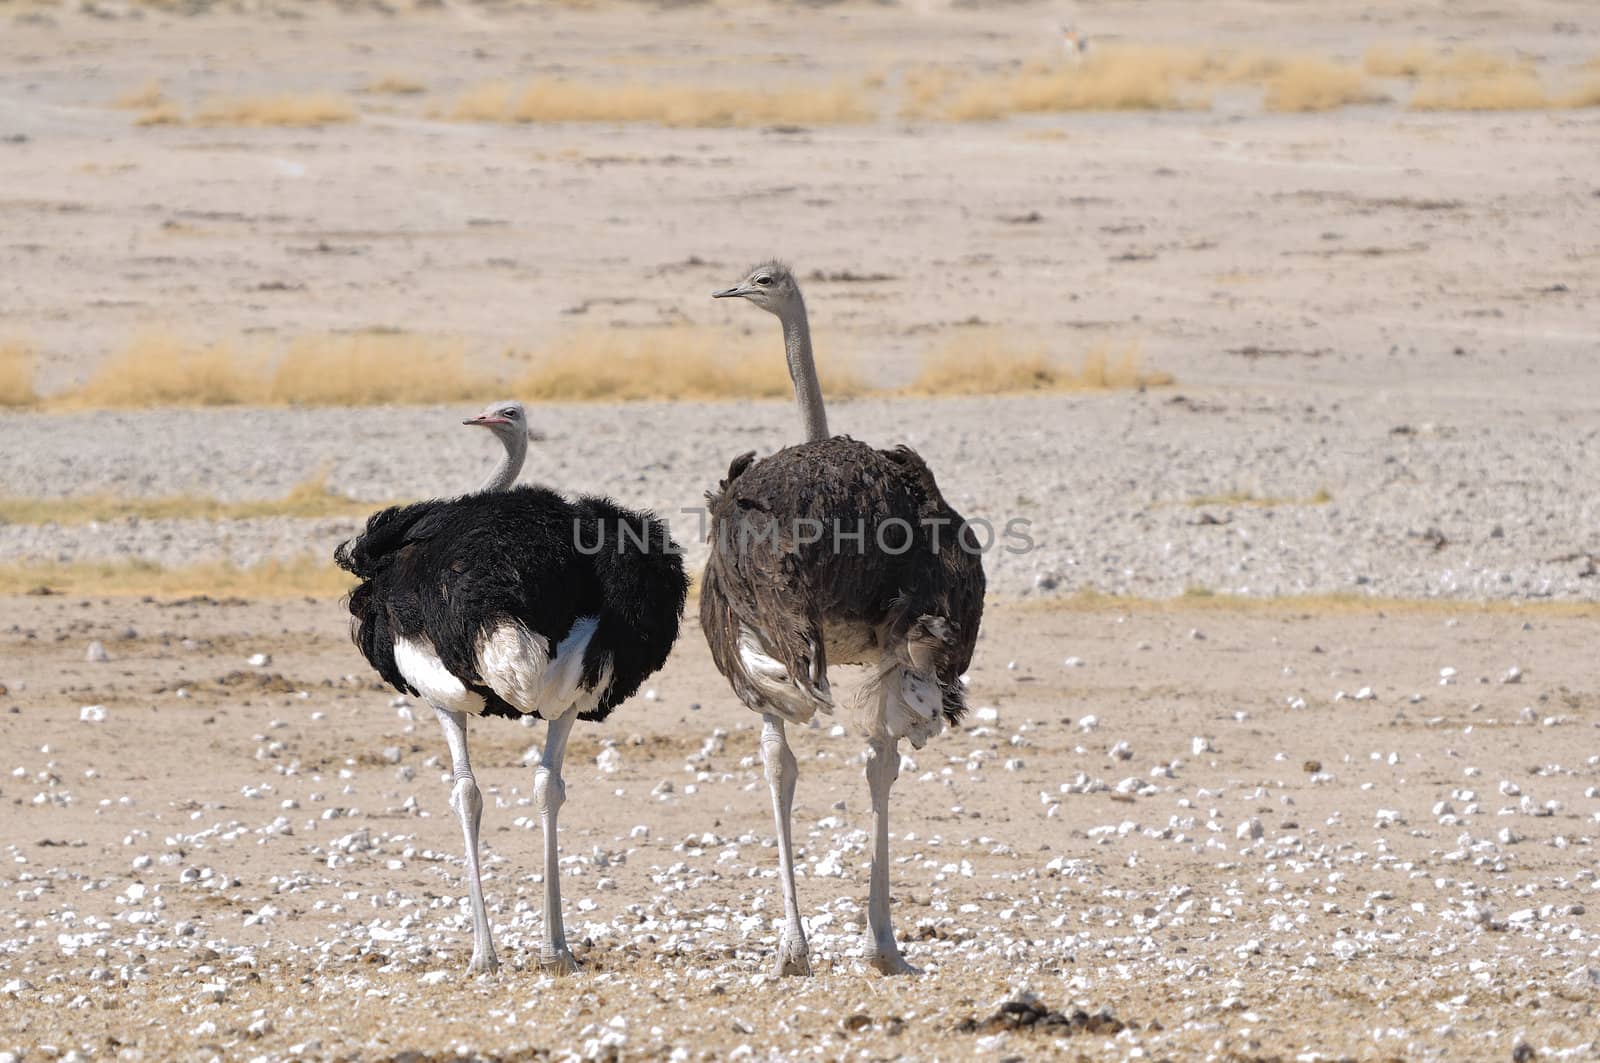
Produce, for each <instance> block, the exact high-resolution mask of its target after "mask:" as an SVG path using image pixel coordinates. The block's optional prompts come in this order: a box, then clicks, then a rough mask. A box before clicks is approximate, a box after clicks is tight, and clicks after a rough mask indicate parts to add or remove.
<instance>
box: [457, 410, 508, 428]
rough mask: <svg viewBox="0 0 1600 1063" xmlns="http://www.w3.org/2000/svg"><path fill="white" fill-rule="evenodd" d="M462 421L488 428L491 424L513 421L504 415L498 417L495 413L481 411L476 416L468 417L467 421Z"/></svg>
mask: <svg viewBox="0 0 1600 1063" xmlns="http://www.w3.org/2000/svg"><path fill="white" fill-rule="evenodd" d="M461 423H462V424H475V425H482V426H483V427H485V428H487V427H489V426H490V425H496V424H510V423H511V422H510V421H508V420H506V419H505V418H504V417H496V416H495V415H494V414H489V413H480V414H479V415H478V416H476V417H468V418H467V419H466V420H465V421H462V422H461Z"/></svg>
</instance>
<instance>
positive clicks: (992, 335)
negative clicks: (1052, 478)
mask: <svg viewBox="0 0 1600 1063" xmlns="http://www.w3.org/2000/svg"><path fill="white" fill-rule="evenodd" d="M1141 361H1142V355H1141V353H1140V349H1139V345H1138V343H1136V342H1135V343H1130V344H1128V345H1127V346H1126V347H1124V348H1122V349H1121V350H1120V351H1114V350H1113V349H1112V348H1110V347H1109V346H1101V347H1096V348H1095V349H1094V350H1092V351H1090V352H1089V353H1088V354H1087V355H1085V356H1084V358H1083V361H1082V362H1081V363H1080V364H1079V366H1078V367H1077V368H1076V369H1074V368H1072V367H1071V366H1069V365H1067V364H1065V363H1063V362H1062V361H1060V360H1059V359H1056V358H1053V357H1052V356H1051V355H1050V354H1049V353H1047V352H1046V351H1045V349H1044V347H1043V345H1041V344H1032V343H1026V342H1019V341H1017V340H1016V339H1015V338H1014V337H1011V336H1008V335H1007V334H1006V333H1004V332H1003V331H1001V330H998V329H971V330H962V331H961V332H958V333H956V335H955V336H954V337H952V338H951V339H950V340H949V341H947V342H946V343H945V344H944V345H943V346H941V347H939V348H938V349H936V350H934V351H933V352H932V353H931V354H929V355H928V356H927V357H926V358H924V360H923V365H922V369H921V371H920V372H919V373H918V374H917V377H916V379H915V380H914V381H912V383H911V386H910V388H909V389H907V390H908V391H909V392H910V393H911V394H914V395H996V394H1008V393H1016V392H1028V391H1103V390H1113V389H1127V388H1134V389H1141V390H1142V389H1144V388H1147V387H1165V386H1167V385H1169V384H1172V383H1173V382H1174V381H1173V378H1172V376H1171V375H1170V374H1168V373H1161V372H1147V371H1145V370H1144V369H1143V368H1142V367H1141V364H1140V363H1141Z"/></svg>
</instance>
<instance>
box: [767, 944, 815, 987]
mask: <svg viewBox="0 0 1600 1063" xmlns="http://www.w3.org/2000/svg"><path fill="white" fill-rule="evenodd" d="M774 973H775V974H776V975H777V976H778V977H779V978H786V977H790V976H799V977H802V978H809V977H810V976H811V950H810V949H809V948H807V947H806V939H805V938H803V937H791V936H790V935H788V934H785V935H784V936H783V940H782V941H781V942H779V944H778V963H777V966H776V967H775V968H774Z"/></svg>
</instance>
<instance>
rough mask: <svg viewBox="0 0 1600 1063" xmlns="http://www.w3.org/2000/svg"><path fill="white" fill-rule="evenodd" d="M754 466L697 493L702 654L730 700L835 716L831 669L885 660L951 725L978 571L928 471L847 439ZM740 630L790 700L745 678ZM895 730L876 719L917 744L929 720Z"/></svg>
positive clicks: (792, 715)
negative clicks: (924, 686) (705, 515)
mask: <svg viewBox="0 0 1600 1063" xmlns="http://www.w3.org/2000/svg"><path fill="white" fill-rule="evenodd" d="M752 459H753V455H751V454H746V455H742V456H741V457H739V458H737V459H735V460H734V462H733V465H732V467H731V468H730V469H729V470H728V478H727V479H726V480H724V481H723V482H722V484H721V485H720V487H719V488H718V490H716V491H714V492H711V493H709V494H708V495H707V501H708V502H709V504H710V510H711V536H712V551H711V556H710V558H709V560H708V561H707V563H706V572H705V580H704V582H703V583H702V586H701V591H700V625H701V628H702V629H703V630H704V631H705V635H706V640H707V642H708V643H709V644H710V646H711V656H712V659H713V660H714V661H715V662H716V665H717V669H718V671H720V672H721V673H722V674H723V675H724V676H726V677H727V678H728V681H729V682H730V683H732V685H733V689H734V692H735V693H736V694H737V695H738V696H739V700H741V701H743V702H744V703H745V704H746V705H748V706H749V707H750V708H752V709H755V710H756V711H757V712H772V711H775V712H776V713H777V714H778V715H780V716H782V717H783V718H784V719H786V720H788V721H789V722H791V723H804V722H806V721H807V720H809V719H810V718H811V716H812V715H813V714H814V713H815V712H816V711H818V710H821V711H823V712H829V711H831V710H832V698H831V694H830V691H829V687H828V683H827V668H828V664H829V663H830V662H832V663H837V664H860V665H869V666H880V665H883V664H891V662H892V663H895V664H899V665H900V666H902V667H907V668H911V669H913V670H917V671H925V672H928V673H931V674H932V675H933V676H935V677H936V678H937V683H938V687H939V693H940V709H941V715H942V716H943V717H944V719H945V720H946V721H948V722H950V723H955V722H956V721H958V720H959V719H960V718H961V715H962V713H963V712H965V709H966V701H965V697H964V695H963V691H962V685H961V679H960V677H961V674H962V673H963V672H965V671H966V669H967V666H968V664H969V663H970V662H971V660H972V649H973V645H974V644H975V643H976V641H977V635H978V622H979V620H980V618H981V617H982V615H983V592H984V576H983V563H982V559H981V557H980V554H979V548H978V547H979V544H978V541H977V537H976V536H975V535H974V534H973V532H972V530H971V529H970V528H968V527H966V525H965V523H964V521H963V519H962V517H961V515H960V514H959V513H957V512H956V511H955V510H954V509H952V508H951V507H950V504H949V503H948V502H946V501H945V500H944V496H943V495H941V494H940V493H939V487H938V484H937V483H935V481H934V478H933V473H932V472H931V471H930V470H929V469H928V466H927V464H926V463H925V462H924V461H923V460H922V458H921V457H919V456H918V455H917V453H916V452H915V451H913V450H911V449H910V448H909V447H897V448H895V449H893V450H877V449H874V448H873V447H870V446H868V445H867V444H865V443H861V442H858V441H856V440H854V439H850V438H848V437H843V436H837V437H833V438H830V439H824V440H820V441H818V442H814V443H802V444H799V445H798V446H792V447H786V448H784V449H783V450H780V451H778V452H777V453H776V454H774V455H772V456H771V457H769V458H766V459H764V460H761V461H753V460H752ZM745 633H753V634H754V635H755V637H756V638H757V639H758V640H759V642H760V645H761V648H762V649H763V650H764V651H765V653H766V655H768V656H770V657H772V658H773V659H775V660H777V661H778V662H779V663H781V664H782V665H783V667H784V670H785V672H786V673H787V675H788V677H789V679H790V681H791V682H792V684H793V687H794V696H793V697H789V698H784V697H781V696H779V697H774V696H773V692H772V687H771V684H770V683H763V682H762V681H761V677H759V676H755V675H752V674H751V671H750V669H749V666H748V662H747V659H746V658H747V655H745V654H741V653H740V650H739V647H740V641H741V635H743V634H745ZM886 655H887V656H888V657H889V661H884V658H885V656H886ZM919 666H920V667H919ZM895 722H899V721H891V720H886V721H883V723H884V724H885V726H886V727H888V728H889V730H888V732H887V733H889V734H890V735H892V736H893V737H905V738H910V739H911V740H912V742H913V743H914V744H915V745H917V746H919V747H920V746H921V745H922V743H923V742H924V741H926V739H927V737H928V735H929V734H931V733H932V731H933V730H934V729H936V727H937V722H936V721H934V720H927V721H924V722H925V723H926V724H928V725H932V726H911V727H909V728H908V729H907V730H905V731H903V732H901V733H896V731H898V730H899V728H894V727H892V726H891V725H892V724H893V723H895ZM904 722H905V723H906V724H912V725H915V724H916V723H917V721H904Z"/></svg>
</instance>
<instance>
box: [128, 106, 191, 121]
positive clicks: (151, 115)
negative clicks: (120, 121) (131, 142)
mask: <svg viewBox="0 0 1600 1063" xmlns="http://www.w3.org/2000/svg"><path fill="white" fill-rule="evenodd" d="M183 122H184V118H183V111H182V110H180V109H179V108H178V107H177V106H176V105H174V104H170V103H162V104H157V105H156V106H154V107H151V108H150V109H149V110H147V111H141V112H140V113H139V115H138V117H136V118H134V120H133V124H134V125H139V126H157V125H183Z"/></svg>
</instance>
